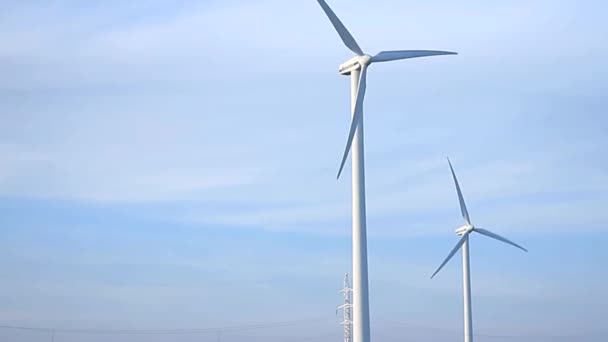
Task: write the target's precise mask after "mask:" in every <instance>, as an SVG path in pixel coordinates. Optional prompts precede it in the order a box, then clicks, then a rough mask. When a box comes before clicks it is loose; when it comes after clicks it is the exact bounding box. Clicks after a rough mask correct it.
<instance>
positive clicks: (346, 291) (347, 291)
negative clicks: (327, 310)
mask: <svg viewBox="0 0 608 342" xmlns="http://www.w3.org/2000/svg"><path fill="white" fill-rule="evenodd" d="M340 293H342V295H343V296H344V304H342V305H340V306H338V309H341V310H342V313H343V314H344V319H343V320H342V323H340V324H342V326H344V342H352V341H353V334H352V331H353V317H352V309H353V304H352V293H353V289H352V288H351V287H350V281H349V280H348V273H345V274H344V287H343V288H342V290H340Z"/></svg>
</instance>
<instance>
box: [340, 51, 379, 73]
mask: <svg viewBox="0 0 608 342" xmlns="http://www.w3.org/2000/svg"><path fill="white" fill-rule="evenodd" d="M371 63H372V56H370V55H363V56H355V57H353V58H351V59H349V60H347V61H346V62H344V63H342V64H341V65H340V67H339V68H338V72H339V73H340V75H350V73H351V72H352V71H354V70H359V69H361V66H363V65H365V66H368V65H370V64H371Z"/></svg>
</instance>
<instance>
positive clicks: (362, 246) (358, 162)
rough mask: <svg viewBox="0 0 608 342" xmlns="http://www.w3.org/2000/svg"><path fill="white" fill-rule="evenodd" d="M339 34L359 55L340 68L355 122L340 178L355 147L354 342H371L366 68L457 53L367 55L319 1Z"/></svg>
mask: <svg viewBox="0 0 608 342" xmlns="http://www.w3.org/2000/svg"><path fill="white" fill-rule="evenodd" d="M317 2H318V3H319V5H321V8H322V9H323V11H324V12H325V14H326V15H327V17H328V18H329V20H330V21H331V23H332V25H333V26H334V28H335V29H336V31H338V34H339V35H340V38H342V41H343V42H344V45H346V47H347V48H349V49H350V50H351V51H352V52H354V53H355V55H356V56H354V57H353V58H351V59H349V60H348V61H346V62H345V63H343V64H342V65H340V67H339V69H338V70H339V73H340V74H342V75H350V79H351V86H350V89H351V110H352V119H351V124H350V130H349V133H348V139H347V140H346V148H345V149H344V154H343V156H342V161H341V163H340V168H339V170H338V177H337V178H340V174H341V173H342V169H343V168H344V164H345V163H346V158H347V157H348V153H349V152H350V150H351V146H352V191H353V192H352V193H353V198H352V200H353V202H352V203H353V342H369V341H370V323H369V295H368V281H367V233H366V225H365V221H366V219H365V169H364V163H365V161H364V153H363V98H364V97H365V88H366V79H367V68H368V67H369V65H370V64H372V63H379V62H389V61H396V60H400V59H407V58H416V57H427V56H438V55H453V54H456V53H455V52H447V51H428V50H401V51H383V52H380V53H378V54H377V55H375V56H370V55H366V54H365V53H363V50H361V48H360V47H359V44H357V42H356V41H355V38H353V36H352V35H351V34H350V33H349V32H348V30H347V29H346V27H345V26H344V24H342V22H341V21H340V19H338V17H337V16H336V14H335V13H334V12H333V11H332V9H331V8H330V7H329V5H327V3H326V2H325V1H324V0H317Z"/></svg>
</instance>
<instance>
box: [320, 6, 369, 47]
mask: <svg viewBox="0 0 608 342" xmlns="http://www.w3.org/2000/svg"><path fill="white" fill-rule="evenodd" d="M317 2H318V3H319V5H321V8H323V11H324V12H325V14H327V17H328V18H329V20H330V21H331V23H332V24H333V25H334V28H335V29H336V31H338V34H339V35H340V38H342V41H343V42H344V45H346V47H347V48H349V49H350V50H351V51H352V52H354V53H356V54H357V55H358V56H363V51H362V50H361V48H360V47H359V44H357V42H356V41H355V38H353V36H352V35H351V34H350V32H348V30H347V29H346V27H345V26H344V24H342V22H341V21H340V19H338V16H337V15H336V14H335V13H334V11H332V9H331V8H330V7H329V5H327V3H326V2H325V0H317Z"/></svg>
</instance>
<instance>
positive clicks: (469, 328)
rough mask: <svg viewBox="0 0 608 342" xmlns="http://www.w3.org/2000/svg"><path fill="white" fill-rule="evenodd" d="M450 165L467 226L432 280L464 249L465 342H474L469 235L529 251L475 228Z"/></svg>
mask: <svg viewBox="0 0 608 342" xmlns="http://www.w3.org/2000/svg"><path fill="white" fill-rule="evenodd" d="M448 164H449V165H450V170H451V171H452V177H453V178H454V184H455V185H456V192H457V193H458V201H459V202H460V212H461V213H462V217H463V218H464V222H465V224H464V225H463V226H461V227H460V228H458V229H456V234H457V235H459V236H462V237H461V238H460V241H458V243H457V244H456V247H454V249H452V251H451V252H450V254H448V257H447V258H445V260H444V261H443V262H442V263H441V265H440V266H439V268H437V271H435V273H433V275H432V276H431V279H432V278H433V277H434V276H435V275H436V274H437V273H439V271H440V270H441V269H442V268H443V266H445V264H447V262H448V261H450V259H451V258H452V257H453V256H454V254H456V252H457V251H458V249H459V248H461V247H462V280H463V291H464V341H465V342H473V313H472V312H471V273H470V269H469V267H470V265H469V234H471V233H473V232H475V233H479V234H482V235H485V236H488V237H491V238H493V239H496V240H498V241H502V242H504V243H506V244H509V245H511V246H515V247H517V248H519V249H521V250H523V251H524V252H527V251H528V250H527V249H525V248H523V247H522V246H520V245H518V244H516V243H515V242H513V241H510V240H508V239H506V238H504V237H502V236H500V235H498V234H496V233H492V232H491V231H489V230H487V229H482V228H479V227H475V226H474V225H473V224H472V223H471V218H470V217H469V212H468V211H467V206H466V204H465V203H464V198H463V197H462V191H461V190H460V185H459V184H458V179H456V174H455V173H454V168H453V167H452V163H451V162H450V159H448Z"/></svg>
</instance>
